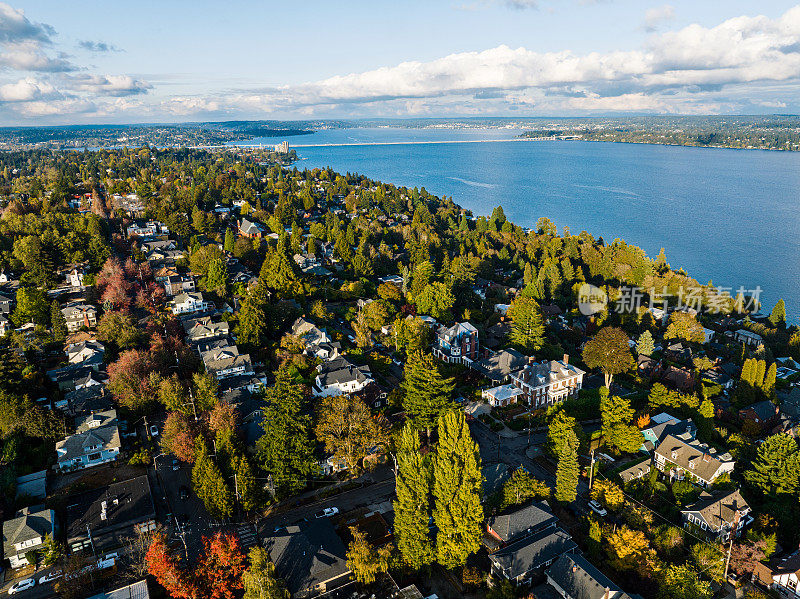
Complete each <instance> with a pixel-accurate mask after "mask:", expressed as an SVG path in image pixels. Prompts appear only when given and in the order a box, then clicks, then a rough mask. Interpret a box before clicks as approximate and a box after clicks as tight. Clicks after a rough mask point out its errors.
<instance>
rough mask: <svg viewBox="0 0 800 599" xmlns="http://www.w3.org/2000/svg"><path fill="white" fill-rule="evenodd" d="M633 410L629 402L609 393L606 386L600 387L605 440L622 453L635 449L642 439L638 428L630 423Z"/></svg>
mask: <svg viewBox="0 0 800 599" xmlns="http://www.w3.org/2000/svg"><path fill="white" fill-rule="evenodd" d="M633 415H634V410H633V408H631V402H630V401H629V400H627V399H624V398H622V397H617V396H615V395H611V394H610V393H609V391H608V388H607V387H601V388H600V416H601V418H602V421H603V424H602V429H601V430H602V434H603V439H604V440H605V442H606V443H607V444H608V445H610V446H611V447H616V448H617V449H618V450H619V451H621V452H624V453H632V452H634V451H636V450H637V449H638V448H639V447H640V446H641V444H642V442H643V441H644V438H643V437H642V433H641V432H640V431H639V429H638V428H636V427H635V426H633V425H631V421H632V420H633Z"/></svg>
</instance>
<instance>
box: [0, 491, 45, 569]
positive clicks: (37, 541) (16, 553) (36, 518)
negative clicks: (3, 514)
mask: <svg viewBox="0 0 800 599" xmlns="http://www.w3.org/2000/svg"><path fill="white" fill-rule="evenodd" d="M55 531H56V514H55V512H54V511H53V510H51V509H45V507H44V506H43V505H39V506H34V507H26V508H23V509H21V510H20V511H18V512H17V513H16V514H14V517H13V518H10V519H9V520H6V521H5V522H3V557H4V558H5V559H7V560H8V561H9V563H10V564H11V567H12V568H14V569H16V568H21V567H22V566H25V565H27V564H28V559H27V558H26V557H25V554H26V553H27V552H29V551H35V550H37V549H41V547H42V544H43V543H44V537H45V535H50V537H51V538H54V537H55Z"/></svg>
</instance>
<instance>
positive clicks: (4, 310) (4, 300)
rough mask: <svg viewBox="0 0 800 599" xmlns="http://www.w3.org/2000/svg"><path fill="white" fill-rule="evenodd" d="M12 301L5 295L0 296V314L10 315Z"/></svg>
mask: <svg viewBox="0 0 800 599" xmlns="http://www.w3.org/2000/svg"><path fill="white" fill-rule="evenodd" d="M13 305H14V300H13V299H12V298H10V297H8V296H7V295H3V294H0V314H11V307H12V306H13Z"/></svg>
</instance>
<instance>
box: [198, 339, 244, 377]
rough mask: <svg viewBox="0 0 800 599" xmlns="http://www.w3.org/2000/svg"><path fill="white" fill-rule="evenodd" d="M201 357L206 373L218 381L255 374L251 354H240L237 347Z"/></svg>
mask: <svg viewBox="0 0 800 599" xmlns="http://www.w3.org/2000/svg"><path fill="white" fill-rule="evenodd" d="M200 356H201V357H202V358H203V364H204V365H205V367H206V372H207V373H209V374H213V375H214V376H216V377H217V379H224V378H228V377H231V376H238V375H243V374H244V375H253V374H255V371H254V370H253V363H252V361H251V360H250V354H240V353H239V348H238V347H236V346H235V345H228V346H226V347H222V348H219V349H212V350H209V351H204V352H203V353H201V354H200Z"/></svg>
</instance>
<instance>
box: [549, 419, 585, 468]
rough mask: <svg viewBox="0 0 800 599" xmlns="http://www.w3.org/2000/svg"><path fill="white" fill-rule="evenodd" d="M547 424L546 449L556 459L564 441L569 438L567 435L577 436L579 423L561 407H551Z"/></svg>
mask: <svg viewBox="0 0 800 599" xmlns="http://www.w3.org/2000/svg"><path fill="white" fill-rule="evenodd" d="M548 416H549V418H548V424H547V449H548V451H549V452H550V454H551V455H552V456H554V457H555V458H556V459H558V456H560V455H561V450H562V448H563V447H564V443H566V442H567V441H568V439H569V438H570V437H569V435H570V433H572V434H573V435H575V436H576V438H577V436H578V431H579V430H580V424H578V421H577V420H575V418H573V417H572V416H569V415H568V414H567V413H566V412H565V411H564V409H563V408H562V407H560V406H559V407H556V408H553V409H552V411H550V412H549V413H548Z"/></svg>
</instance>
